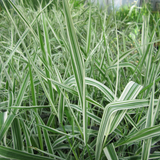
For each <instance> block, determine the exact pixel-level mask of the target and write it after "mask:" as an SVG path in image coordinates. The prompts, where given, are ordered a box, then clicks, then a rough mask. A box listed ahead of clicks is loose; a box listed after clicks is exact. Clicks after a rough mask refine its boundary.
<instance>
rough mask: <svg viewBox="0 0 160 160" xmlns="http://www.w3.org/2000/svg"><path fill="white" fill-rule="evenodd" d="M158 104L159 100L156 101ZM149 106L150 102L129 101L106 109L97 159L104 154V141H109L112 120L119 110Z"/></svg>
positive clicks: (97, 149) (120, 102)
mask: <svg viewBox="0 0 160 160" xmlns="http://www.w3.org/2000/svg"><path fill="white" fill-rule="evenodd" d="M154 101H155V103H157V100H154ZM148 105H149V101H148V100H144V99H142V100H136V99H135V100H127V101H118V102H113V103H110V104H108V105H107V106H106V108H105V109H104V113H103V116H102V120H101V124H100V129H99V132H98V137H97V142H96V152H95V156H96V159H97V160H99V159H100V156H101V152H102V146H103V139H104V136H105V139H107V137H108V135H109V133H110V130H111V120H112V119H113V118H114V116H115V113H116V112H117V111H119V110H127V109H135V108H141V107H147V106H148Z"/></svg>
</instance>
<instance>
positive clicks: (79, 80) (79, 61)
mask: <svg viewBox="0 0 160 160" xmlns="http://www.w3.org/2000/svg"><path fill="white" fill-rule="evenodd" d="M63 8H64V13H65V18H66V25H67V34H68V39H69V44H70V48H71V51H70V52H69V53H70V57H71V61H72V68H73V71H74V76H75V80H76V85H77V88H78V95H79V100H80V104H81V106H82V108H83V132H84V133H83V136H84V143H85V144H86V143H87V113H86V111H87V109H86V96H85V92H86V91H85V66H84V61H83V58H82V54H81V51H80V47H79V45H78V40H77V37H76V34H75V30H74V26H73V22H72V18H71V13H70V9H69V4H68V0H64V1H63Z"/></svg>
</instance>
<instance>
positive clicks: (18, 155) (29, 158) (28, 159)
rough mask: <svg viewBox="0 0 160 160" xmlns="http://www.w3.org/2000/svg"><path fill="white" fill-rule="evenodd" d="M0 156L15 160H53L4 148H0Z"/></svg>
mask: <svg viewBox="0 0 160 160" xmlns="http://www.w3.org/2000/svg"><path fill="white" fill-rule="evenodd" d="M0 155H2V156H3V157H6V158H12V159H16V160H22V159H23V160H44V159H45V160H53V158H48V157H43V156H38V155H34V154H30V153H26V152H22V151H19V150H16V149H12V148H9V147H4V146H0Z"/></svg>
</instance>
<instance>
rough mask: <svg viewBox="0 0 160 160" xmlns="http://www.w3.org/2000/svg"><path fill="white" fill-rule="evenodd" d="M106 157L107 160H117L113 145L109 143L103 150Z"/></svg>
mask: <svg viewBox="0 0 160 160" xmlns="http://www.w3.org/2000/svg"><path fill="white" fill-rule="evenodd" d="M103 151H104V153H105V155H106V157H107V159H108V160H118V156H117V154H116V151H115V148H114V144H113V143H111V144H109V145H107V147H105V148H104V149H103Z"/></svg>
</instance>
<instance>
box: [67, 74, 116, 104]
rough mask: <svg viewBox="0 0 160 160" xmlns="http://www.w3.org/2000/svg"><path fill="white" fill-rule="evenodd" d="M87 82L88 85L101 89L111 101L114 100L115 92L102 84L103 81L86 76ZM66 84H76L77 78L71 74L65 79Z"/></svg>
mask: <svg viewBox="0 0 160 160" xmlns="http://www.w3.org/2000/svg"><path fill="white" fill-rule="evenodd" d="M85 83H86V84H87V85H91V86H94V87H96V88H98V89H99V90H101V91H102V92H103V93H104V94H105V96H106V97H107V99H108V100H109V102H112V101H113V100H114V93H113V92H112V91H111V90H110V89H109V88H108V87H107V86H105V85H104V84H102V83H101V82H98V81H97V80H95V79H92V78H88V77H85ZM65 84H67V85H70V86H72V85H75V84H76V83H75V78H74V77H73V76H71V77H70V78H68V79H67V80H66V81H65Z"/></svg>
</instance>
